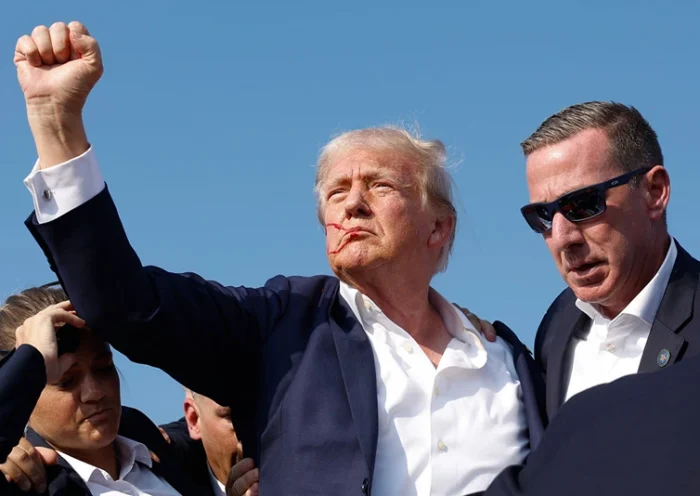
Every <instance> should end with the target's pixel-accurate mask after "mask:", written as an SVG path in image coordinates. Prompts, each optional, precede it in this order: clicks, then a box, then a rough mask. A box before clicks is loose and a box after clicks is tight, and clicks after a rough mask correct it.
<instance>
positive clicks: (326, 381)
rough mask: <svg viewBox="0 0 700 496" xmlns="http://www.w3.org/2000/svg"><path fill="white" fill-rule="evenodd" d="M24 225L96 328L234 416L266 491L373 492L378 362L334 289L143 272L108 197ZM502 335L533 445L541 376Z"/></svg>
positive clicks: (327, 281)
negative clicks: (512, 362) (511, 359)
mask: <svg viewBox="0 0 700 496" xmlns="http://www.w3.org/2000/svg"><path fill="white" fill-rule="evenodd" d="M27 226H28V227H29V229H30V230H31V232H32V233H33V235H34V236H35V238H36V240H37V241H38V243H39V244H40V246H41V247H42V249H43V250H44V252H45V254H46V256H47V258H48V259H49V263H50V264H51V267H52V268H53V269H54V271H55V272H56V273H57V274H58V276H59V279H60V280H61V282H62V284H63V286H64V288H65V289H66V291H67V292H68V295H69V296H70V299H71V301H72V302H73V305H74V306H75V308H76V310H77V312H78V314H79V315H81V316H82V317H83V318H84V319H85V320H86V321H87V323H88V325H89V326H90V328H92V329H93V330H94V331H96V332H98V333H99V334H100V336H101V337H102V338H104V339H105V340H106V341H108V342H110V343H112V344H113V345H114V347H115V348H117V349H118V350H120V351H121V352H122V353H124V354H125V355H126V356H128V357H129V358H130V359H131V360H133V361H135V362H139V363H146V364H149V365H152V366H155V367H158V368H160V369H162V370H164V371H166V372H167V373H169V374H170V375H171V376H173V377H174V378H175V379H176V380H177V381H179V382H180V383H182V384H184V385H185V386H187V387H189V388H191V389H192V390H194V391H197V392H199V393H201V394H203V395H205V396H208V397H210V398H212V399H213V400H214V401H216V402H217V403H219V404H222V405H227V406H230V407H231V410H232V420H233V424H234V425H235V426H236V430H237V432H238V433H239V437H240V438H241V440H242V443H243V446H244V447H245V448H246V451H247V454H248V455H249V456H250V455H252V456H253V458H255V459H256V462H257V463H258V464H259V467H260V470H261V486H260V488H261V493H262V494H273V495H276V494H300V495H301V494H304V495H307V496H309V495H313V494H317V495H324V496H325V495H329V494H333V495H336V496H343V495H361V494H363V493H364V494H369V492H370V488H371V483H372V471H373V468H374V459H375V451H376V446H377V390H376V375H375V368H374V357H373V352H372V348H371V345H370V343H369V339H368V338H367V335H366V333H365V332H364V330H363V329H362V327H361V325H360V323H359V322H358V321H357V319H356V318H355V317H354V315H353V313H352V311H351V310H350V308H349V307H348V305H347V304H345V302H344V301H343V299H342V298H341V297H340V296H339V295H338V288H339V283H338V280H337V279H335V278H333V277H327V276H316V277H282V276H278V277H275V278H273V279H271V280H269V281H268V282H267V283H266V284H265V286H264V287H262V288H254V289H253V288H244V287H238V288H234V287H224V286H221V285H219V284H217V283H214V282H209V281H205V280H204V279H202V278H201V277H199V276H197V275H195V274H173V273H168V272H166V271H164V270H162V269H158V268H155V267H145V268H144V267H142V265H141V262H140V261H139V259H138V257H137V256H136V254H135V253H134V251H133V249H132V248H131V246H130V245H129V242H128V240H127V238H126V235H125V233H124V230H123V228H122V225H121V222H120V220H119V217H118V214H117V211H116V208H115V206H114V204H113V202H112V199H111V197H110V195H109V192H108V191H107V189H105V190H104V191H103V192H102V193H100V194H99V195H98V196H96V197H95V198H93V199H92V200H90V201H89V202H87V203H86V204H84V205H82V206H80V207H79V208H77V209H75V210H73V211H71V212H69V213H68V214H66V215H65V216H62V217H60V218H58V219H56V220H54V221H52V222H50V223H47V224H42V225H38V224H37V223H36V220H35V218H34V216H31V217H30V218H29V219H28V221H27ZM503 328H504V327H503ZM503 328H502V329H503ZM503 332H504V333H503V334H502V336H503V338H504V339H506V340H508V341H509V342H510V344H511V345H512V347H513V356H514V360H515V366H516V369H517V372H518V374H519V376H520V380H521V383H522V392H523V401H524V404H525V407H526V414H527V420H528V427H529V434H530V440H531V444H532V445H533V446H535V445H536V444H537V443H538V441H539V438H540V436H541V433H542V421H541V417H540V412H541V404H538V400H539V398H538V391H539V390H540V389H539V387H540V383H539V381H540V380H541V376H540V374H539V371H538V370H537V369H536V367H535V365H534V361H533V360H532V358H531V357H530V355H529V353H528V352H527V351H526V349H525V347H524V346H523V345H522V344H521V343H520V341H518V340H517V338H516V337H515V335H514V334H513V333H512V332H506V331H503ZM468 441H469V440H468V439H465V442H468Z"/></svg>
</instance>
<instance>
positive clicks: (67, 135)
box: [15, 21, 103, 169]
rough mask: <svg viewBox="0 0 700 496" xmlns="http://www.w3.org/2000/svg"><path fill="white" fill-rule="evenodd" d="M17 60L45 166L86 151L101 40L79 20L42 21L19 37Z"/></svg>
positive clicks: (18, 71) (16, 50)
mask: <svg viewBox="0 0 700 496" xmlns="http://www.w3.org/2000/svg"><path fill="white" fill-rule="evenodd" d="M15 65H16V66H17V77H18V79H19V84H20V86H21V87H22V92H24V98H25V100H26V104H27V117H28V118H29V127H30V128H31V130H32V134H33V135H34V142H35V144H36V149H37V153H38V155H39V167H40V168H41V169H46V168H48V167H52V166H54V165H57V164H60V163H63V162H66V161H68V160H70V159H72V158H75V157H77V156H78V155H80V154H82V153H84V152H85V151H86V150H87V149H88V147H89V144H88V140H87V135H86V134H85V127H84V125H83V116H82V111H83V106H84V105H85V101H86V100H87V97H88V94H89V93H90V90H92V88H93V87H94V86H95V84H96V83H97V81H98V80H99V79H100V76H102V72H103V68H102V56H101V55H100V47H99V46H98V45H97V41H95V39H94V38H93V37H91V36H90V34H89V33H88V31H87V29H86V28H85V26H83V25H82V24H81V23H79V22H75V21H74V22H71V23H70V24H68V25H67V26H66V24H64V23H62V22H57V23H55V24H52V25H51V27H50V28H47V27H46V26H37V27H36V28H34V30H33V31H32V35H31V36H28V35H25V36H22V37H21V38H20V39H19V40H17V47H16V48H15Z"/></svg>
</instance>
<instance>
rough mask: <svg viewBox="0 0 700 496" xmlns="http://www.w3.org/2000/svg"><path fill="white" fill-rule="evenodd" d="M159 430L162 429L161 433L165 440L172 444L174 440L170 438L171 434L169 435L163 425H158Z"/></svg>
mask: <svg viewBox="0 0 700 496" xmlns="http://www.w3.org/2000/svg"><path fill="white" fill-rule="evenodd" d="M158 430H159V431H160V434H161V435H162V436H163V439H165V442H166V443H168V444H170V443H171V442H172V440H171V439H170V436H169V435H168V433H167V432H165V429H163V428H162V427H158Z"/></svg>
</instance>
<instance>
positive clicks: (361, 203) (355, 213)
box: [345, 185, 372, 218]
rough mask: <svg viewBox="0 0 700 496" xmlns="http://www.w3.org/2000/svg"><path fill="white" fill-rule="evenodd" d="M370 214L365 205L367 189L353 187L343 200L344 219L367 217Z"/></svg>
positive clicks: (359, 186) (368, 208)
mask: <svg viewBox="0 0 700 496" xmlns="http://www.w3.org/2000/svg"><path fill="white" fill-rule="evenodd" d="M371 212H372V210H371V209H370V207H369V204H368V203H367V188H365V187H364V185H353V186H352V188H351V189H350V192H349V193H348V196H347V197H346V198H345V214H346V217H348V218H352V217H367V216H368V215H369V214H370V213H371Z"/></svg>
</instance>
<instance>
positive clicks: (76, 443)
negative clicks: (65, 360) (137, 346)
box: [29, 331, 121, 454]
mask: <svg viewBox="0 0 700 496" xmlns="http://www.w3.org/2000/svg"><path fill="white" fill-rule="evenodd" d="M80 338H81V339H80V346H79V347H78V349H77V351H76V352H75V353H74V357H75V360H74V362H73V364H72V365H71V367H70V369H68V371H67V372H66V373H65V374H63V376H62V377H61V379H60V380H59V382H58V383H56V384H50V385H47V386H46V387H45V388H44V390H43V392H42V393H41V396H40V397H39V401H38V402H37V404H36V407H35V408H34V412H33V413H32V416H31V418H30V420H29V425H30V426H31V427H32V429H34V430H35V431H36V432H37V433H39V434H40V435H41V436H42V437H43V438H44V439H46V441H47V442H48V443H49V444H51V445H52V446H54V447H55V448H56V449H58V450H59V451H63V452H65V453H67V454H71V453H75V454H77V453H80V452H83V451H89V450H94V449H100V448H104V447H105V446H107V445H109V444H110V443H112V441H114V439H115V438H116V436H117V431H118V430H119V420H120V417H121V396H120V392H119V375H118V374H117V369H116V368H115V366H114V362H113V361H112V352H111V350H110V348H109V346H108V345H107V343H105V342H104V341H100V340H99V339H96V338H95V337H93V336H92V334H91V333H90V332H88V331H81V333H80Z"/></svg>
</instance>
